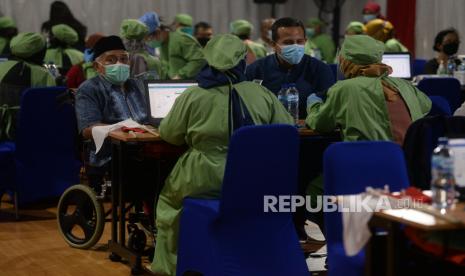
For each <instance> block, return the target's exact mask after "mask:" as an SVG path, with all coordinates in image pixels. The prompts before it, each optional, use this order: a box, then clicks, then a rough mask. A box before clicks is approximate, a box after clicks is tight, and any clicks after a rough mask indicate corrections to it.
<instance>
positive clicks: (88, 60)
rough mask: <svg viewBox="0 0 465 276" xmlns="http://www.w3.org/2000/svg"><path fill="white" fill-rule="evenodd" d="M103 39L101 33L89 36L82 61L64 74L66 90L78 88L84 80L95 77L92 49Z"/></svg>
mask: <svg viewBox="0 0 465 276" xmlns="http://www.w3.org/2000/svg"><path fill="white" fill-rule="evenodd" d="M102 37H103V34H101V33H95V34H92V35H90V36H89V37H88V38H87V40H86V43H85V47H86V49H85V51H84V61H83V62H81V63H79V64H76V65H73V66H72V67H71V69H69V71H68V73H66V86H67V87H68V88H78V87H79V85H81V83H83V82H84V81H85V80H88V79H91V78H93V77H95V76H97V71H95V68H94V53H93V48H94V45H95V43H97V41H99V40H100V38H102Z"/></svg>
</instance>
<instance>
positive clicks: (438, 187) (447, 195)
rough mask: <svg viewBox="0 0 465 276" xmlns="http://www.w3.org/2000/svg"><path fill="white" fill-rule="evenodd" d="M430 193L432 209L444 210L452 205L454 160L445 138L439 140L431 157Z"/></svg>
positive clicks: (453, 196) (453, 197)
mask: <svg viewBox="0 0 465 276" xmlns="http://www.w3.org/2000/svg"><path fill="white" fill-rule="evenodd" d="M431 191H432V193H433V196H432V200H433V207H435V208H437V209H446V208H449V207H451V206H452V205H453V204H454V200H455V195H456V193H455V178H454V159H453V156H452V151H451V150H450V148H449V146H448V140H447V138H444V137H441V138H439V143H438V146H437V147H436V148H435V149H434V151H433V156H432V157H431Z"/></svg>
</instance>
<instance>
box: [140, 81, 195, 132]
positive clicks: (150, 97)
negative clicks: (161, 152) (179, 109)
mask: <svg viewBox="0 0 465 276" xmlns="http://www.w3.org/2000/svg"><path fill="white" fill-rule="evenodd" d="M191 86H197V83H196V82H195V81H194V80H151V81H146V82H145V95H146V102H147V105H148V111H149V122H150V124H151V125H152V126H154V127H158V126H159V125H160V122H161V120H162V119H163V118H165V117H166V115H168V113H169V112H170V110H171V108H172V107H173V104H174V101H175V100H176V98H177V97H179V96H180V95H181V94H182V93H183V92H184V91H185V90H186V89H187V88H189V87H191Z"/></svg>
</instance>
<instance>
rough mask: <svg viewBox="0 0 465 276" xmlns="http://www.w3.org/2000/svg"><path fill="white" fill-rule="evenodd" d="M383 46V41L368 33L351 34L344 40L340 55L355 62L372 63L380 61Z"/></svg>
mask: <svg viewBox="0 0 465 276" xmlns="http://www.w3.org/2000/svg"><path fill="white" fill-rule="evenodd" d="M384 48H385V46H384V43H382V42H380V41H378V40H376V39H374V38H372V37H370V36H368V35H351V36H348V37H347V38H346V39H345V40H344V43H343V44H342V47H341V51H340V55H341V56H342V57H343V58H344V59H346V60H349V61H351V62H352V63H355V64H360V65H367V64H374V63H379V62H381V59H382V57H383V53H384Z"/></svg>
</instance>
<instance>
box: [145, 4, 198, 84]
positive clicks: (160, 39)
mask: <svg viewBox="0 0 465 276" xmlns="http://www.w3.org/2000/svg"><path fill="white" fill-rule="evenodd" d="M139 20H140V21H142V22H143V23H144V24H145V25H147V27H148V28H149V35H148V36H147V37H146V43H147V44H148V45H149V46H150V47H151V48H155V49H156V48H159V50H160V63H161V67H162V69H161V73H159V76H160V79H193V78H195V76H196V75H197V73H198V72H199V71H200V69H202V67H203V66H204V65H205V59H204V57H203V54H202V46H200V44H199V43H198V42H197V40H196V39H195V38H194V37H193V36H191V35H188V34H186V33H184V32H178V31H172V30H171V29H170V28H169V27H168V26H164V25H161V24H160V19H159V17H158V15H157V14H156V13H155V12H149V13H146V14H144V15H143V16H142V17H141V18H140V19H139Z"/></svg>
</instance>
